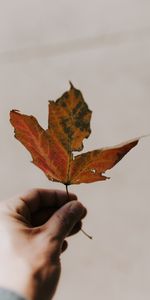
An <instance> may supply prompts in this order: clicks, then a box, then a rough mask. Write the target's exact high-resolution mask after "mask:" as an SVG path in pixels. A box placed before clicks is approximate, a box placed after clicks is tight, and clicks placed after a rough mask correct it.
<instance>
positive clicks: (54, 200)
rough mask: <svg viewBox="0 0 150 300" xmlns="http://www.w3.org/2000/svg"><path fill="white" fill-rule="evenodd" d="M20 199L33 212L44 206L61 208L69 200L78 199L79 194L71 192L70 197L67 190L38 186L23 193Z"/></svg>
mask: <svg viewBox="0 0 150 300" xmlns="http://www.w3.org/2000/svg"><path fill="white" fill-rule="evenodd" d="M20 199H21V200H23V202H24V203H25V204H26V205H27V206H28V208H29V209H30V212H31V213H35V212H36V211H38V210H39V209H41V208H44V207H49V208H50V207H55V208H56V209H57V208H60V207H61V206H63V205H64V204H66V203H67V202H68V201H69V200H70V201H72V200H77V196H76V195H75V194H73V193H69V199H68V196H67V193H66V192H65V191H61V190H54V189H52V190H50V189H40V188H37V189H33V190H30V191H29V192H27V193H26V194H24V195H22V196H21V197H20Z"/></svg>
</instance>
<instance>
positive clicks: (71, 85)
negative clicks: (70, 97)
mask: <svg viewBox="0 0 150 300" xmlns="http://www.w3.org/2000/svg"><path fill="white" fill-rule="evenodd" d="M69 84H70V89H74V86H73V84H72V82H71V81H70V80H69Z"/></svg>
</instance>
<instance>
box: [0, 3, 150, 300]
mask: <svg viewBox="0 0 150 300" xmlns="http://www.w3.org/2000/svg"><path fill="white" fill-rule="evenodd" d="M69 80H71V81H72V82H73V84H74V85H75V86H76V87H77V88H79V89H80V90H81V91H82V93H83V95H84V98H85V100H86V101H87V103H88V104H89V107H90V108H91V109H92V111H93V118H92V124H91V127H92V135H91V137H90V138H89V139H88V140H87V141H86V142H85V150H86V151H87V150H91V149H94V148H99V147H102V146H110V145H115V144H117V143H120V142H122V141H124V140H128V139H130V138H133V137H136V136H140V135H143V134H148V133H150V1H148V0H93V1H90V0H82V1H81V0H76V1H69V0H60V1H58V0H55V1H48V0H13V1H11V0H9V1H8V0H0V99H1V100H0V140H1V143H0V164H1V167H0V173H1V192H0V198H1V199H4V198H6V197H9V196H12V195H14V194H18V193H19V192H22V191H24V190H26V189H29V188H32V187H45V188H47V187H49V188H60V189H63V186H62V185H60V184H55V183H51V182H48V180H47V178H46V177H45V176H44V174H43V173H42V172H41V171H40V170H39V169H37V168H36V167H35V166H34V165H32V164H31V163H30V160H31V158H30V154H29V153H28V152H27V151H26V149H25V148H24V147H23V146H22V145H21V144H20V143H19V142H18V141H16V140H15V139H14V138H13V130H12V127H11V126H10V124H9V120H8V114H9V110H10V109H12V108H15V109H20V110H21V111H22V112H24V113H27V114H33V115H35V116H36V117H37V118H38V119H39V121H40V123H41V124H42V125H43V126H44V127H45V128H46V124H47V104H48V102H47V101H48V100H49V99H57V98H58V97H59V96H60V95H61V94H62V93H63V92H64V91H66V90H67V89H68V88H69V84H68V81H69ZM149 153H150V139H149V138H145V139H142V140H141V142H140V144H139V145H138V146H137V147H136V148H134V149H133V150H132V151H131V152H130V153H129V154H128V155H127V156H126V157H125V158H124V159H123V160H122V161H121V162H120V163H119V164H118V165H117V166H116V167H115V168H114V169H113V170H111V171H110V172H108V173H107V174H109V175H111V179H110V180H109V181H107V182H103V183H101V182H99V183H94V184H89V185H85V184H82V185H80V186H73V187H71V191H73V192H75V193H77V195H78V197H79V199H80V200H81V201H82V202H83V203H84V205H85V206H86V207H87V209H88V216H87V218H86V220H85V221H84V229H85V230H86V231H87V232H88V233H90V234H92V235H93V241H90V240H89V239H87V238H86V237H85V236H84V235H83V234H82V233H79V234H78V235H77V236H76V237H73V238H71V239H70V243H69V250H68V251H67V252H66V253H65V254H64V255H63V257H62V265H63V270H62V277H61V280H60V284H59V288H58V290H57V293H56V295H55V297H54V299H55V300H62V299H64V300H70V299H71V300H75V299H86V300H91V299H94V300H99V299H103V300H110V299H111V300H120V299H121V300H127V299H128V300H134V299H135V300H143V299H145V300H149V299H150V188H149V187H150V177H149V169H150V156H149Z"/></svg>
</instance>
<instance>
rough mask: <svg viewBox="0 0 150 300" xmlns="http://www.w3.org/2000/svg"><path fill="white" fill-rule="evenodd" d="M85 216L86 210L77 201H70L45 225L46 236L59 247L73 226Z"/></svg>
mask: <svg viewBox="0 0 150 300" xmlns="http://www.w3.org/2000/svg"><path fill="white" fill-rule="evenodd" d="M85 215H86V208H85V207H84V206H83V205H82V204H81V203H80V202H79V201H76V200H75V201H70V202H68V203H67V204H65V205H63V206H62V207H61V208H60V209H58V210H57V211H56V212H55V213H54V214H53V216H52V217H51V218H50V219H49V221H47V222H46V223H45V226H46V234H47V235H48V236H49V237H50V238H51V240H54V241H56V242H57V243H58V244H59V246H60V247H61V245H62V243H63V241H64V239H65V237H66V236H68V234H69V233H70V232H71V230H72V229H73V227H74V225H75V224H76V223H77V222H79V221H80V220H81V219H82V218H83V217H85Z"/></svg>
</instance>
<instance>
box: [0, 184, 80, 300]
mask: <svg viewBox="0 0 150 300" xmlns="http://www.w3.org/2000/svg"><path fill="white" fill-rule="evenodd" d="M67 200H68V199H67V196H66V193H65V192H62V191H58V190H46V189H35V190H32V191H30V192H29V193H27V194H26V195H23V196H18V197H15V198H13V199H9V200H6V201H2V202H1V203H0V241H1V243H0V286H1V287H4V288H8V289H11V290H14V291H16V292H18V293H20V294H21V295H23V296H24V297H25V298H27V299H29V300H39V299H40V300H41V299H42V300H47V299H52V297H53V295H54V293H55V290H56V286H57V283H58V280H59V276H60V270H61V263H60V254H61V253H62V252H63V251H64V250H65V249H66V248H67V242H66V241H65V238H66V237H67V236H68V235H71V234H74V233H77V232H78V231H79V230H80V228H81V219H82V218H84V217H85V215H86V209H85V208H84V207H83V206H82V204H81V203H80V202H78V201H76V196H75V195H73V194H70V200H71V201H70V202H68V201H67Z"/></svg>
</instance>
